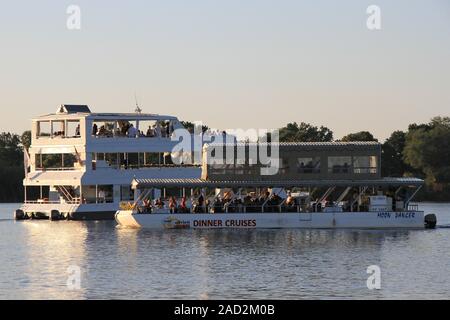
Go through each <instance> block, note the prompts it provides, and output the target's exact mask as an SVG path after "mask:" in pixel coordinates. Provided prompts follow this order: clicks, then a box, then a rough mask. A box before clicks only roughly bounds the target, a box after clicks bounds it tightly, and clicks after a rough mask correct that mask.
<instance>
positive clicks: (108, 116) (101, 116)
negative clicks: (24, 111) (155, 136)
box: [33, 112, 178, 121]
mask: <svg viewBox="0 0 450 320" xmlns="http://www.w3.org/2000/svg"><path fill="white" fill-rule="evenodd" d="M81 118H86V119H90V120H103V121H108V120H136V119H139V120H177V119H178V118H177V117H175V116H169V115H161V114H154V113H83V112H77V113H50V114H46V115H42V116H39V117H37V118H34V119H33V120H40V121H42V120H68V119H69V120H70V119H81Z"/></svg>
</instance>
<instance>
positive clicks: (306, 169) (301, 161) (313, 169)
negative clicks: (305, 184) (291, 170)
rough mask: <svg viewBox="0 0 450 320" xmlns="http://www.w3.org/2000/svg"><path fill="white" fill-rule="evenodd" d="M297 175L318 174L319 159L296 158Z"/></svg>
mask: <svg viewBox="0 0 450 320" xmlns="http://www.w3.org/2000/svg"><path fill="white" fill-rule="evenodd" d="M297 172H298V173H320V157H314V158H297Z"/></svg>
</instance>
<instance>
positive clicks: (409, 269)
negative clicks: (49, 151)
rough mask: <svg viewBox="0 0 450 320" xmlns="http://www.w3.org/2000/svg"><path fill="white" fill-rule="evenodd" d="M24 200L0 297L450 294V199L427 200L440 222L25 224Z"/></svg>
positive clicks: (1, 246)
mask: <svg viewBox="0 0 450 320" xmlns="http://www.w3.org/2000/svg"><path fill="white" fill-rule="evenodd" d="M18 206H19V205H17V204H3V205H0V299H432V298H436V299H448V298H450V204H430V203H423V204H420V207H421V209H423V210H425V212H426V213H435V214H436V215H437V217H438V225H439V227H438V228H437V229H435V230H390V231H367V230H365V231H364V230H162V231H154V230H137V229H120V228H116V224H115V222H114V221H102V222H77V221H56V222H55V221H53V222H52V221H43V220H41V221H17V222H16V221H14V220H13V219H12V212H13V210H14V209H16V208H17V207H18ZM370 265H377V266H379V268H380V271H381V288H380V289H379V290H369V289H368V288H367V284H366V281H367V278H368V277H369V274H367V267H368V266H370ZM78 271H79V275H80V276H79V277H76V275H77V272H78ZM77 279H79V282H78V280H77ZM68 284H69V285H68ZM78 284H79V286H78Z"/></svg>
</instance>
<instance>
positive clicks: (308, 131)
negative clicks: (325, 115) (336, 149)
mask: <svg viewBox="0 0 450 320" xmlns="http://www.w3.org/2000/svg"><path fill="white" fill-rule="evenodd" d="M328 141H333V131H331V130H330V129H328V128H327V127H324V126H320V127H316V126H313V125H311V124H309V123H305V122H301V123H300V124H297V123H296V122H293V123H288V124H287V125H286V126H285V127H283V128H280V142H328Z"/></svg>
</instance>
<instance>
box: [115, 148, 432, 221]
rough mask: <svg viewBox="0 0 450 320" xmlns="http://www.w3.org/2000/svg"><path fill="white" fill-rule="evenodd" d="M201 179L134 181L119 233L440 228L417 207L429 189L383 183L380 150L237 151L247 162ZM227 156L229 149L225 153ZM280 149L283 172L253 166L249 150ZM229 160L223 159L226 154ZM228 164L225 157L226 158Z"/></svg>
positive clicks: (402, 181) (207, 164)
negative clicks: (123, 230)
mask: <svg viewBox="0 0 450 320" xmlns="http://www.w3.org/2000/svg"><path fill="white" fill-rule="evenodd" d="M217 147H218V146H217V145H216V146H214V145H206V146H205V148H204V157H203V163H202V173H201V177H200V178H134V179H133V181H132V184H131V187H132V189H133V190H134V192H135V200H134V201H130V202H123V203H121V209H120V210H118V211H117V213H116V215H115V219H116V221H117V223H118V225H119V226H120V227H135V228H141V227H142V228H157V229H158V228H166V229H205V228H206V229H215V228H226V229H230V228H231V229H235V228H243V229H254V228H325V229H327V228H357V229H386V228H410V229H423V228H434V227H435V226H436V217H435V215H434V214H428V215H425V214H424V212H423V211H421V210H419V208H418V206H417V204H413V203H411V201H412V199H413V197H414V196H415V195H416V193H417V192H418V191H419V190H420V188H421V186H422V185H423V183H424V181H423V180H421V179H418V178H409V177H408V178H405V177H403V178H391V177H381V166H380V158H381V145H380V144H379V143H376V142H350V143H346V142H330V143H277V144H276V145H275V146H274V144H271V143H266V144H261V143H260V144H252V143H236V144H235V145H233V146H232V148H233V149H232V152H233V154H234V155H236V154H237V153H238V149H242V150H243V151H244V152H243V153H244V154H246V157H247V158H246V160H245V161H242V162H240V163H237V162H236V163H234V164H223V163H225V162H222V164H220V163H219V164H217V163H214V162H212V161H208V158H209V157H210V155H211V154H212V152H211V150H210V149H211V148H213V149H214V148H217ZM219 147H220V148H222V147H223V148H226V147H229V146H226V145H224V146H219ZM267 147H276V148H277V150H279V161H278V163H279V168H278V171H277V173H275V174H272V175H261V174H260V172H261V171H260V170H261V168H262V167H264V165H257V164H254V163H253V162H252V161H249V158H248V154H250V152H248V151H249V150H250V149H251V148H256V149H260V148H267ZM223 154H225V152H224V153H223ZM224 157H225V156H224Z"/></svg>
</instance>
